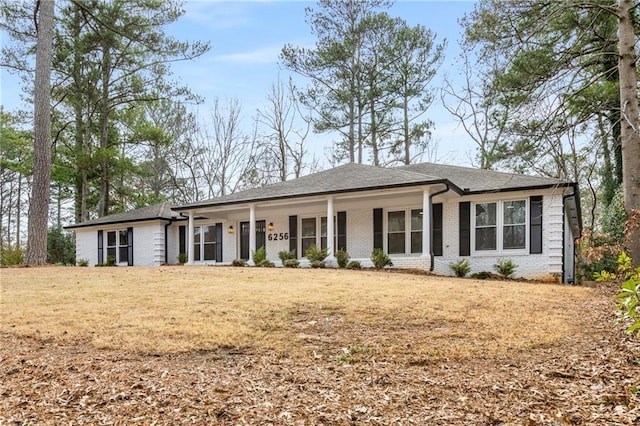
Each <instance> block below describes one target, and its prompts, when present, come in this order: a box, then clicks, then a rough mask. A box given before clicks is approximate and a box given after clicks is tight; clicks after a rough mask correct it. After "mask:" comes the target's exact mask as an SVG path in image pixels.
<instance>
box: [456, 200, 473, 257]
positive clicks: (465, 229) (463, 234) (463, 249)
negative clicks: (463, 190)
mask: <svg viewBox="0 0 640 426" xmlns="http://www.w3.org/2000/svg"><path fill="white" fill-rule="evenodd" d="M459 206H460V256H471V202H469V201H461V202H460V203H459Z"/></svg>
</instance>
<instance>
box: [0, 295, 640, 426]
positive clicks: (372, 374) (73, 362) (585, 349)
mask: <svg viewBox="0 0 640 426" xmlns="http://www.w3.org/2000/svg"><path fill="white" fill-rule="evenodd" d="M589 303H591V304H592V305H591V306H589V307H588V308H589V309H588V311H587V312H589V314H588V315H587V317H585V318H584V319H583V324H584V328H583V330H581V332H579V333H576V334H575V335H572V336H566V338H565V340H564V342H562V343H561V344H559V345H553V346H550V347H540V348H535V349H532V350H530V351H528V352H527V353H514V354H513V356H510V357H508V358H500V359H486V358H483V356H482V354H481V353H479V354H478V356H477V357H476V358H473V359H466V360H462V361H455V360H451V361H449V360H438V361H434V362H428V361H424V362H407V361H406V359H403V360H400V361H397V362H396V361H394V360H393V359H391V360H376V359H375V357H360V358H358V357H354V358H351V357H349V356H340V354H345V355H348V354H349V349H348V348H341V347H339V346H337V344H336V342H335V341H333V340H332V339H331V331H330V330H329V329H328V330H325V331H326V333H324V334H323V333H322V330H321V329H320V328H319V325H318V324H319V323H321V321H315V322H314V320H313V319H310V320H309V323H311V324H312V326H313V334H304V332H303V331H301V334H300V335H299V337H300V344H301V345H306V346H307V347H308V354H309V355H308V357H302V358H301V357H287V356H286V355H283V354H275V353H270V352H267V351H254V352H252V351H251V349H248V350H236V349H233V348H221V349H219V350H215V351H208V352H196V353H186V354H169V355H162V354H139V353H128V352H124V351H113V350H110V351H106V350H99V349H96V348H94V347H92V346H89V345H87V344H85V343H83V342H71V343H68V342H67V343H60V342H55V341H53V340H38V339H33V338H28V337H19V336H15V335H12V334H10V333H9V332H8V331H7V330H3V332H2V333H0V396H1V401H0V424H7V425H13V424H20V425H31V424H34V425H36V424H38V425H39V424H74V425H81V424H105V425H106V424H171V425H178V424H234V425H236V424H260V425H335V424H381V425H389V424H394V425H411V424H420V425H424V424H431V425H487V424H496V425H498V424H523V425H565V424H566V425H632V424H640V343H639V342H638V340H634V338H633V337H632V336H629V335H626V334H624V333H623V332H622V331H621V330H620V327H617V326H616V325H614V324H613V322H612V321H613V316H612V309H613V304H612V302H611V298H610V295H609V294H603V295H602V298H601V299H597V300H596V301H595V302H594V301H593V300H592V301H590V302H589ZM523 327H526V324H523ZM353 332H354V333H357V329H354V330H353ZM356 337H357V336H354V339H353V341H356V340H357V339H356ZM407 337H408V340H410V339H409V337H410V336H407Z"/></svg>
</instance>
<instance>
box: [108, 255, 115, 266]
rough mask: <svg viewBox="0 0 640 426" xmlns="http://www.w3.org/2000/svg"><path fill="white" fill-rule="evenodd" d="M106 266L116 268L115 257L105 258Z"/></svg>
mask: <svg viewBox="0 0 640 426" xmlns="http://www.w3.org/2000/svg"><path fill="white" fill-rule="evenodd" d="M106 265H107V266H116V257H115V256H107V263H106Z"/></svg>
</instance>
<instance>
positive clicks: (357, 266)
mask: <svg viewBox="0 0 640 426" xmlns="http://www.w3.org/2000/svg"><path fill="white" fill-rule="evenodd" d="M361 268H362V265H361V264H360V262H358V261H357V260H352V261H350V262H349V263H347V269H361Z"/></svg>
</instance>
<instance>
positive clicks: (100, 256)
mask: <svg viewBox="0 0 640 426" xmlns="http://www.w3.org/2000/svg"><path fill="white" fill-rule="evenodd" d="M103 263H104V237H103V235H102V229H101V230H99V231H98V265H102V264H103Z"/></svg>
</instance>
